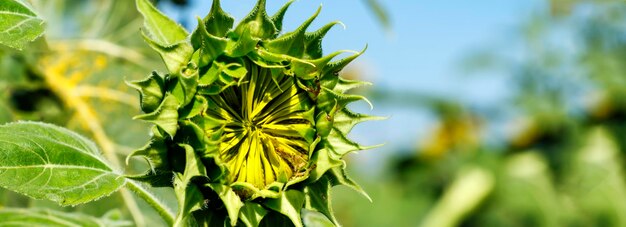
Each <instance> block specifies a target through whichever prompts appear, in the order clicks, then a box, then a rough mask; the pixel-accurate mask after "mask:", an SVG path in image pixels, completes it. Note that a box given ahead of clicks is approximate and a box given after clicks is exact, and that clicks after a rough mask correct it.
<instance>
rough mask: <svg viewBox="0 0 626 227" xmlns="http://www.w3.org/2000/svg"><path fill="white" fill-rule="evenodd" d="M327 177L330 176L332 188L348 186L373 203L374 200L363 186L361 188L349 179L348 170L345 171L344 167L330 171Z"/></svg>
mask: <svg viewBox="0 0 626 227" xmlns="http://www.w3.org/2000/svg"><path fill="white" fill-rule="evenodd" d="M326 176H328V179H329V181H330V183H331V185H332V186H337V185H345V186H348V187H349V188H352V190H354V191H356V192H358V193H359V194H361V195H362V196H363V197H365V198H366V199H367V200H369V201H370V202H372V198H370V196H369V195H368V194H367V193H366V192H365V191H364V190H363V189H362V188H361V186H359V185H358V184H357V183H356V182H354V181H353V180H352V179H351V178H350V177H348V175H346V170H345V169H344V167H343V166H342V167H335V168H332V169H330V170H329V171H328V172H327V173H326Z"/></svg>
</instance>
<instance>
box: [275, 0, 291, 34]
mask: <svg viewBox="0 0 626 227" xmlns="http://www.w3.org/2000/svg"><path fill="white" fill-rule="evenodd" d="M293 1H294V0H289V1H288V2H287V3H285V4H284V5H283V6H282V7H280V9H279V10H278V12H276V13H275V14H274V16H272V17H271V18H270V19H272V22H274V26H276V30H278V32H280V31H282V30H283V18H284V17H285V13H286V12H287V9H289V6H291V3H293Z"/></svg>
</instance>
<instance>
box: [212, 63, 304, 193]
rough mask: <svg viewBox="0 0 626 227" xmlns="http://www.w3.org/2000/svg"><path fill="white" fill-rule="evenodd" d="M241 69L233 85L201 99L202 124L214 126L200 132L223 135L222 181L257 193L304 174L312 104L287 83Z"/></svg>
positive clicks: (251, 67)
mask: <svg viewBox="0 0 626 227" xmlns="http://www.w3.org/2000/svg"><path fill="white" fill-rule="evenodd" d="M247 63H248V64H246V65H247V67H246V68H247V70H248V73H247V74H246V76H245V77H244V78H242V81H240V82H239V83H238V84H239V85H235V86H230V87H228V88H227V89H225V90H224V91H222V92H221V93H219V94H217V95H207V96H205V97H206V98H207V100H209V102H210V105H209V106H210V108H209V109H208V110H207V111H206V113H205V115H206V118H205V120H207V119H208V120H210V121H214V122H219V123H218V124H209V125H213V127H211V128H207V129H205V130H207V133H208V134H212V133H214V132H218V131H219V130H223V132H222V139H221V143H220V145H219V157H220V159H222V161H223V162H224V163H226V165H227V167H228V171H229V173H228V180H229V181H230V182H231V183H234V182H245V183H250V184H252V185H254V186H255V187H257V188H259V189H263V188H265V186H267V185H269V184H271V183H273V182H275V181H279V182H282V183H286V182H287V181H288V180H289V179H291V178H292V177H294V176H295V175H296V174H297V173H299V172H303V171H305V169H306V166H307V162H308V159H309V152H310V151H309V146H310V144H311V142H312V141H311V140H312V138H310V137H312V135H315V128H314V125H313V123H312V122H311V120H310V118H309V117H307V116H308V115H307V113H309V112H307V111H308V110H311V109H312V101H311V100H310V98H309V97H308V95H307V94H306V92H305V91H304V90H302V89H301V88H299V87H298V86H297V84H296V82H295V79H294V78H293V77H291V76H286V75H284V74H282V72H280V71H274V72H272V70H271V69H267V68H263V67H260V66H257V65H255V64H254V63H252V62H247Z"/></svg>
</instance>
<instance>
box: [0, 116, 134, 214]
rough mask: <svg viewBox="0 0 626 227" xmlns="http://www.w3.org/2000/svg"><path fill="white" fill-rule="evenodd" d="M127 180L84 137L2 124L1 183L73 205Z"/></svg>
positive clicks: (28, 125)
mask: <svg viewBox="0 0 626 227" xmlns="http://www.w3.org/2000/svg"><path fill="white" fill-rule="evenodd" d="M124 183H125V179H124V178H123V177H121V176H120V175H119V174H118V173H117V172H116V171H114V170H113V169H112V168H111V167H110V166H109V164H107V163H106V162H105V161H104V160H103V158H102V157H101V156H100V153H99V152H98V149H97V148H96V146H95V145H94V144H93V143H92V142H90V141H89V140H87V139H86V138H84V137H82V136H80V135H78V134H76V133H73V132H71V131H69V130H67V129H64V128H61V127H58V126H54V125H51V124H44V123H36V122H20V123H12V124H6V125H3V126H0V186H2V187H5V188H7V189H9V190H13V191H16V192H18V193H21V194H24V195H27V196H30V197H32V198H35V199H47V200H51V201H54V202H57V203H59V204H60V205H77V204H81V203H85V202H89V201H93V200H96V199H98V198H100V197H102V196H106V195H109V194H111V193H113V192H115V191H117V190H118V189H119V188H120V187H121V186H122V185H124Z"/></svg>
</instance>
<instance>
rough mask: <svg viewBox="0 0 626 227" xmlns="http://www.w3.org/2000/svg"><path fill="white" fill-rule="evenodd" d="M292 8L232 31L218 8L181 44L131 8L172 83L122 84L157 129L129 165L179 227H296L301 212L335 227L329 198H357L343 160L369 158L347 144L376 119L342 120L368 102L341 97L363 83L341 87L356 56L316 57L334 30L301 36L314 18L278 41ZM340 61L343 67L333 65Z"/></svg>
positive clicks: (261, 10) (145, 9)
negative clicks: (157, 189) (140, 161)
mask: <svg viewBox="0 0 626 227" xmlns="http://www.w3.org/2000/svg"><path fill="white" fill-rule="evenodd" d="M291 3H292V2H288V3H287V4H286V5H285V6H284V7H282V8H281V9H280V10H279V11H278V12H277V13H276V14H274V15H268V13H267V12H266V10H265V0H260V1H258V2H257V5H256V6H255V7H254V9H252V11H251V12H250V13H249V14H248V15H247V16H246V17H245V18H243V19H242V20H241V22H240V23H239V24H237V25H234V19H233V18H232V17H231V16H229V15H228V14H227V13H225V12H224V11H223V10H222V9H221V7H220V1H218V0H215V1H213V4H212V8H211V11H210V12H209V14H208V15H207V16H206V17H205V18H204V19H200V18H198V27H197V28H196V29H195V30H194V31H193V32H192V33H191V34H190V35H188V36H184V35H186V34H187V32H186V31H184V30H182V28H181V27H180V26H179V25H177V24H175V23H174V22H172V20H171V19H169V18H167V17H165V16H164V15H163V14H162V13H161V12H158V11H157V10H156V9H155V8H154V7H153V6H151V5H149V3H148V2H147V1H146V0H138V1H137V7H138V9H139V11H140V12H141V13H142V14H143V15H144V17H145V26H146V30H147V31H148V35H145V36H144V38H145V39H146V42H147V43H148V44H149V45H150V46H151V47H153V49H155V50H156V51H157V52H158V53H159V54H160V55H161V57H162V58H163V60H164V62H165V65H166V66H167V68H168V70H169V72H168V73H165V74H164V75H163V74H159V73H157V72H153V73H152V74H151V75H150V76H149V77H148V78H147V79H145V80H142V81H137V82H130V85H131V86H132V87H134V88H136V89H137V90H138V91H139V92H140V94H141V108H142V110H143V111H144V112H145V114H143V115H140V116H138V117H137V118H138V119H142V120H145V121H148V122H151V123H154V124H155V127H154V128H153V130H152V131H153V138H152V140H151V142H150V143H149V144H148V145H146V146H145V147H144V148H141V149H140V150H138V151H136V152H134V153H133V154H131V156H143V157H145V158H146V160H147V161H148V163H149V164H150V167H151V169H150V170H149V171H148V172H147V173H146V174H144V175H140V176H134V177H133V178H135V179H137V180H142V181H146V182H149V183H151V184H152V185H154V186H170V187H173V188H174V190H175V192H176V195H177V198H178V202H179V207H180V209H179V211H178V216H177V220H176V225H187V224H190V225H195V224H198V225H223V224H226V225H232V226H234V225H241V224H243V225H247V226H258V225H261V224H262V223H264V224H265V225H268V224H269V225H271V224H270V223H275V222H283V224H293V225H295V226H302V218H301V212H302V210H303V209H307V210H311V211H316V212H320V213H322V214H324V215H325V216H326V217H327V218H328V219H329V220H331V221H332V222H333V223H335V224H337V221H336V219H335V218H334V216H333V214H332V210H331V208H330V201H329V191H330V188H331V187H332V186H335V185H347V186H349V187H351V188H353V189H355V190H357V191H359V192H361V193H363V194H365V193H364V192H363V191H362V190H361V188H360V187H359V186H358V185H357V184H356V183H354V182H353V181H352V180H351V179H350V178H348V177H347V175H346V173H345V170H344V168H345V162H344V161H343V160H342V158H343V157H344V156H345V155H346V154H348V153H350V152H353V151H358V150H363V149H368V148H371V147H364V146H361V145H359V144H357V143H356V142H354V141H351V140H350V139H348V137H347V134H348V133H349V132H350V130H351V129H352V128H353V127H354V126H355V125H356V124H358V123H360V122H363V121H368V120H377V119H379V118H378V117H372V116H367V115H362V114H357V113H353V112H352V111H350V110H348V109H347V108H346V105H347V104H349V103H351V102H355V101H359V100H365V101H367V100H366V99H365V98H364V97H362V96H358V95H350V94H346V92H348V91H349V90H350V89H352V88H356V87H359V86H363V85H367V83H365V82H360V81H349V80H345V79H343V78H340V77H339V76H338V72H339V71H340V70H341V69H342V68H343V67H345V66H346V65H347V64H348V63H349V62H351V61H352V60H354V59H355V58H356V57H358V56H359V55H360V54H361V53H362V52H353V51H338V52H335V53H331V54H329V55H326V56H324V55H323V53H322V47H321V42H322V39H323V37H324V35H325V34H326V33H327V32H328V31H329V30H330V28H331V27H332V26H334V25H336V24H338V22H332V23H330V24H328V25H326V26H323V27H322V28H320V29H319V30H318V31H313V32H307V28H308V27H309V25H310V24H311V23H312V22H313V20H314V19H315V17H316V16H317V15H318V14H319V12H320V10H321V9H318V10H317V12H315V14H314V15H313V16H311V17H310V18H309V19H307V20H306V21H305V22H304V23H303V24H302V25H301V26H300V27H298V28H297V29H296V30H295V31H292V32H286V33H281V32H282V31H281V29H282V19H283V17H284V14H285V12H286V11H287V9H288V7H289V5H290V4H291ZM345 52H349V53H352V55H351V56H348V57H346V58H344V59H340V60H333V58H335V57H336V56H337V55H339V54H341V53H345ZM171 179H174V180H173V182H168V181H169V180H171ZM284 222H287V223H284ZM275 224H276V223H275Z"/></svg>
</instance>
